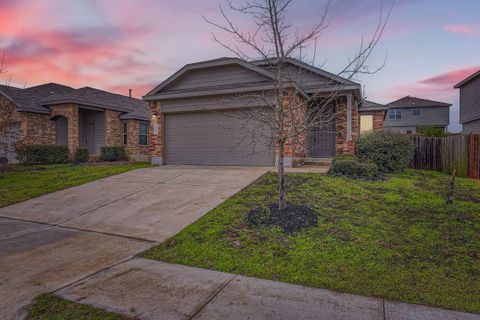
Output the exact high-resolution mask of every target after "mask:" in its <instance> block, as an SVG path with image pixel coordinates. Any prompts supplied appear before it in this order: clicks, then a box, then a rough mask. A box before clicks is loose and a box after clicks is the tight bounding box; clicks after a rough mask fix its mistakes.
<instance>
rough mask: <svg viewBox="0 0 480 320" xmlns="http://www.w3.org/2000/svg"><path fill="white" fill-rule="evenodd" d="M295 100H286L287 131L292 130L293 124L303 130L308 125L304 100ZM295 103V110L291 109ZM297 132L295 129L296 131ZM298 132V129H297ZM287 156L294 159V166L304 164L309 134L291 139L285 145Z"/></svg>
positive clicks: (302, 134) (301, 134)
mask: <svg viewBox="0 0 480 320" xmlns="http://www.w3.org/2000/svg"><path fill="white" fill-rule="evenodd" d="M294 99H295V100H293V99H292V97H291V96H287V97H285V98H284V106H285V108H284V109H285V131H288V130H290V129H291V126H292V124H294V125H295V126H296V127H297V128H301V126H304V125H305V124H306V110H305V104H303V100H302V98H301V97H299V96H295V98H294ZM292 102H293V110H292V109H291V106H292ZM294 130H295V129H294ZM297 130H298V129H297ZM276 149H277V152H278V148H276ZM285 156H286V157H289V158H291V159H292V163H291V165H292V166H298V165H302V164H303V160H304V159H305V158H306V156H307V133H306V132H302V133H300V134H299V135H297V136H295V137H293V138H290V139H289V140H287V142H286V143H285Z"/></svg>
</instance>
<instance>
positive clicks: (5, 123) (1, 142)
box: [0, 53, 20, 175]
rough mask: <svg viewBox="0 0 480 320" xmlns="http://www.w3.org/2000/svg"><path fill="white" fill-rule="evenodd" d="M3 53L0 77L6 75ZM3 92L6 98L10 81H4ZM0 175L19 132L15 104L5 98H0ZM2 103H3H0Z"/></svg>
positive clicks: (4, 168)
mask: <svg viewBox="0 0 480 320" xmlns="http://www.w3.org/2000/svg"><path fill="white" fill-rule="evenodd" d="M6 73H7V70H6V67H5V53H3V55H2V57H1V60H0V76H1V75H2V74H6ZM5 84H6V85H5V87H4V90H2V91H3V92H4V93H5V94H6V95H7V96H8V93H9V92H8V87H9V84H10V81H6V83H5ZM0 99H1V100H0V175H1V174H2V173H4V172H5V171H6V169H7V167H8V154H9V153H10V152H12V151H13V148H14V146H15V144H16V143H18V142H19V140H20V139H19V138H20V130H19V128H18V127H17V124H18V119H17V115H16V112H15V104H14V103H13V102H11V101H9V100H8V98H7V97H5V96H0ZM2 102H4V103H2Z"/></svg>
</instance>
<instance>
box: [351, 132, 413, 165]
mask: <svg viewBox="0 0 480 320" xmlns="http://www.w3.org/2000/svg"><path fill="white" fill-rule="evenodd" d="M413 148H414V146H413V143H412V141H411V140H410V138H409V137H407V136H405V135H403V134H401V133H399V132H393V131H390V130H385V131H372V132H368V133H366V134H363V135H362V136H361V137H360V140H359V141H358V157H359V159H360V161H362V162H364V161H367V162H374V163H375V164H376V165H377V166H378V169H379V170H380V172H383V173H392V172H400V171H403V170H404V169H405V168H407V166H408V164H409V162H410V161H411V160H412V157H413Z"/></svg>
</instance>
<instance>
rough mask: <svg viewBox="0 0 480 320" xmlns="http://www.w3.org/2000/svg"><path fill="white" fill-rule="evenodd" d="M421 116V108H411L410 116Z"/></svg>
mask: <svg viewBox="0 0 480 320" xmlns="http://www.w3.org/2000/svg"><path fill="white" fill-rule="evenodd" d="M421 116H422V109H420V108H415V109H412V117H421Z"/></svg>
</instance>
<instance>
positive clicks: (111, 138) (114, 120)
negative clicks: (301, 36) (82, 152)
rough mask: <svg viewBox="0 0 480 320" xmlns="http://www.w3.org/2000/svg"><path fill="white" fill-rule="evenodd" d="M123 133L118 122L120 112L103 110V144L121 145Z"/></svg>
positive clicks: (110, 145) (109, 145) (108, 145)
mask: <svg viewBox="0 0 480 320" xmlns="http://www.w3.org/2000/svg"><path fill="white" fill-rule="evenodd" d="M122 140H123V135H122V128H121V122H120V112H118V111H113V110H105V146H106V147H121V146H122V145H123V141H122Z"/></svg>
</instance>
